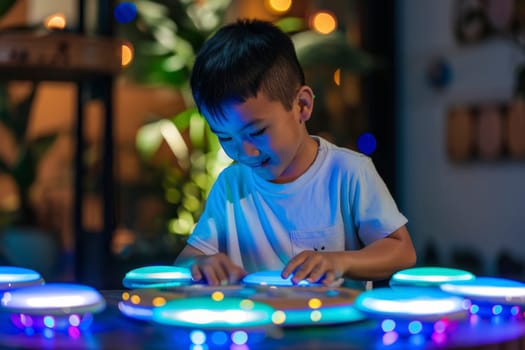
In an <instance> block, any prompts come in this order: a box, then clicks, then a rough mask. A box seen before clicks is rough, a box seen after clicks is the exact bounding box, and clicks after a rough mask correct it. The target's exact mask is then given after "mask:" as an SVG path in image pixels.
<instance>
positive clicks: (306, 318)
mask: <svg viewBox="0 0 525 350" xmlns="http://www.w3.org/2000/svg"><path fill="white" fill-rule="evenodd" d="M365 318H366V316H365V314H363V313H362V312H360V311H359V310H357V309H356V308H355V307H354V306H353V305H340V306H329V307H319V308H314V307H310V308H304V309H292V308H290V309H278V310H276V311H275V312H274V313H273V314H272V322H273V323H274V324H275V325H278V326H284V327H286V326H294V327H295V326H313V325H326V324H338V323H350V322H357V321H361V320H364V319H365Z"/></svg>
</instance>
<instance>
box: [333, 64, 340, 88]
mask: <svg viewBox="0 0 525 350" xmlns="http://www.w3.org/2000/svg"><path fill="white" fill-rule="evenodd" d="M334 83H335V85H337V86H340V85H341V68H337V69H336V70H335V72H334Z"/></svg>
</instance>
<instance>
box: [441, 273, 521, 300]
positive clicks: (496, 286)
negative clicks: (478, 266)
mask: <svg viewBox="0 0 525 350" xmlns="http://www.w3.org/2000/svg"><path fill="white" fill-rule="evenodd" d="M440 288H441V289H442V290H443V291H445V292H447V293H451V294H455V295H460V296H463V297H466V298H468V299H471V300H476V301H483V302H487V303H493V304H505V305H520V306H523V305H525V283H522V282H518V281H514V280H510V279H505V278H497V277H478V278H476V279H475V280H472V281H462V282H453V283H445V284H442V285H441V286H440Z"/></svg>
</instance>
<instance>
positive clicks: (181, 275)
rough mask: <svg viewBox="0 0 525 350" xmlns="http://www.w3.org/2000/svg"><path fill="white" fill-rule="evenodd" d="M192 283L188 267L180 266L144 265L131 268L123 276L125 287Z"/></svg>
mask: <svg viewBox="0 0 525 350" xmlns="http://www.w3.org/2000/svg"><path fill="white" fill-rule="evenodd" d="M191 283H192V279H191V271H190V269H189V268H186V267H180V266H169V265H167V266H164V265H159V266H145V267H139V268H137V269H134V270H131V271H129V272H128V273H126V275H125V276H124V279H123V281H122V284H123V285H124V287H126V288H160V287H169V286H182V285H188V284H191Z"/></svg>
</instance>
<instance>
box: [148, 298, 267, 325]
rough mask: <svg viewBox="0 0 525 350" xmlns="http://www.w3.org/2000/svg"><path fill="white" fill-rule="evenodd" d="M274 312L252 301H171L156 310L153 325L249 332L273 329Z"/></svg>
mask: <svg viewBox="0 0 525 350" xmlns="http://www.w3.org/2000/svg"><path fill="white" fill-rule="evenodd" d="M274 312H275V310H274V309H273V308H272V307H271V306H269V305H266V304H263V303H260V302H256V301H253V300H249V299H241V298H224V299H213V298H206V297H195V298H187V299H178V300H172V301H169V302H167V303H166V305H164V306H160V307H158V308H155V309H153V321H154V322H157V323H160V324H165V325H170V326H181V327H192V328H202V329H248V328H264V327H266V326H269V325H272V315H273V313H274Z"/></svg>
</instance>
